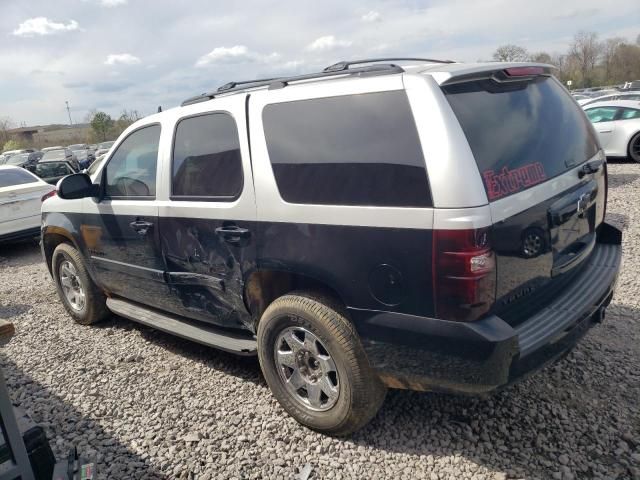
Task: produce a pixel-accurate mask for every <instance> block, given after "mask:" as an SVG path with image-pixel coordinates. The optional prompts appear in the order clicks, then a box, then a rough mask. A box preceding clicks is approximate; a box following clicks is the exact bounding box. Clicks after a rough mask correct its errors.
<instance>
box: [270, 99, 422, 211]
mask: <svg viewBox="0 0 640 480" xmlns="http://www.w3.org/2000/svg"><path fill="white" fill-rule="evenodd" d="M263 122H264V132H265V136H266V140H267V148H268V150H269V158H270V159H271V164H272V166H273V173H274V175H275V178H276V183H277V185H278V189H279V191H280V195H281V196H282V198H283V199H284V200H285V201H287V202H290V203H306V204H319V205H363V206H369V205H374V206H398V207H428V206H431V196H430V193H429V186H428V182H427V174H426V171H425V164H424V159H423V156H422V150H421V147H420V142H419V139H418V133H417V131H416V126H415V123H414V121H413V116H412V113H411V109H410V108H409V102H408V100H407V96H406V94H405V93H404V91H393V92H381V93H367V94H361V95H348V96H339V97H330V98H318V99H311V100H300V101H294V102H286V103H277V104H272V105H267V106H266V107H265V109H264V113H263Z"/></svg>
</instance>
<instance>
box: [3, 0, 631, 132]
mask: <svg viewBox="0 0 640 480" xmlns="http://www.w3.org/2000/svg"><path fill="white" fill-rule="evenodd" d="M581 29H583V30H591V31H595V32H598V34H599V35H600V36H601V37H602V38H606V37H611V36H622V37H627V38H628V39H629V40H635V38H636V36H637V35H638V34H639V33H640V1H638V0H616V2H614V4H610V3H608V2H604V1H602V0H563V1H558V0H535V1H531V0H431V1H419V0H377V1H369V2H365V1H361V0H348V1H347V0H322V1H310V0H309V1H305V0H298V1H291V2H287V1H283V0H280V1H258V0H245V1H243V2H233V1H231V2H219V1H218V2H216V1H211V0H183V1H176V0H166V1H165V0H153V1H151V0H0V37H1V40H0V117H7V116H8V117H11V119H13V121H14V122H15V123H16V124H20V123H22V122H25V123H26V124H27V125H34V124H47V123H65V122H68V118H67V112H66V110H65V103H64V102H65V100H68V101H69V103H70V105H71V114H72V117H73V120H74V122H79V121H82V120H83V119H84V117H85V116H86V113H87V111H88V110H90V109H94V108H95V109H99V110H104V111H106V112H108V113H110V114H111V115H114V116H117V115H118V114H119V112H121V111H122V109H124V108H126V109H137V110H139V111H140V112H141V113H145V114H147V113H152V112H154V111H155V110H156V109H157V107H158V105H162V106H163V107H164V108H168V107H171V106H175V105H177V104H179V103H180V102H181V101H182V100H183V99H184V98H186V97H189V96H192V95H194V94H198V93H202V92H204V91H208V90H211V89H213V88H215V87H217V86H219V85H221V84H223V83H225V82H227V81H230V80H240V79H248V78H256V77H262V76H273V75H278V74H292V73H305V72H309V71H314V70H317V69H319V68H321V67H323V66H326V65H329V64H330V63H333V62H336V61H338V60H342V59H349V58H352V59H353V58H361V57H373V56H389V55H396V56H397V55H403V56H407V55H411V56H427V57H433V58H446V59H454V60H460V61H476V60H478V59H488V58H490V57H491V54H492V52H493V51H494V49H495V47H496V46H498V45H501V44H505V43H516V44H519V45H522V46H525V47H527V48H528V49H529V50H531V51H540V50H546V51H548V52H550V53H552V52H564V51H565V50H566V48H567V45H568V44H569V42H570V41H571V38H572V36H573V34H574V33H575V32H577V31H578V30H581Z"/></svg>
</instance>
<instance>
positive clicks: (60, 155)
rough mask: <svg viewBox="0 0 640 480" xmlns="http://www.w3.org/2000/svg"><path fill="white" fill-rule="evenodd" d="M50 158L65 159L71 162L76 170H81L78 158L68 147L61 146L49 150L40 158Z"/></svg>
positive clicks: (47, 159)
mask: <svg viewBox="0 0 640 480" xmlns="http://www.w3.org/2000/svg"><path fill="white" fill-rule="evenodd" d="M50 160H63V161H67V162H69V163H71V165H72V166H73V168H74V169H75V170H76V171H80V164H79V163H78V158H77V157H76V156H75V155H74V154H73V152H72V151H71V150H69V149H68V148H64V147H63V148H61V149H57V150H48V151H46V152H44V155H43V156H42V158H41V159H40V161H41V162H44V161H50Z"/></svg>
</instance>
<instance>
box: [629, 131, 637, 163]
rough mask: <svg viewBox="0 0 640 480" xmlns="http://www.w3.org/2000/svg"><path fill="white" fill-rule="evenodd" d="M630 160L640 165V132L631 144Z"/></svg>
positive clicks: (632, 139)
mask: <svg viewBox="0 0 640 480" xmlns="http://www.w3.org/2000/svg"><path fill="white" fill-rule="evenodd" d="M629 158H631V160H633V161H635V162H638V163H640V132H638V133H636V134H635V135H634V136H633V137H632V138H631V141H630V142H629Z"/></svg>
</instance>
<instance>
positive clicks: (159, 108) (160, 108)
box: [158, 105, 162, 113]
mask: <svg viewBox="0 0 640 480" xmlns="http://www.w3.org/2000/svg"><path fill="white" fill-rule="evenodd" d="M161 111H162V105H160V106H159V107H158V113H160V112H161Z"/></svg>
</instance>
